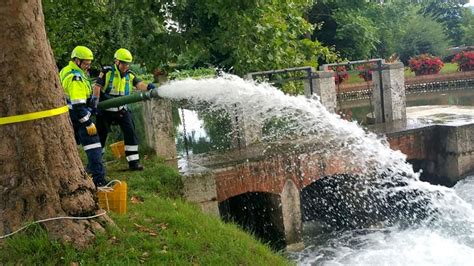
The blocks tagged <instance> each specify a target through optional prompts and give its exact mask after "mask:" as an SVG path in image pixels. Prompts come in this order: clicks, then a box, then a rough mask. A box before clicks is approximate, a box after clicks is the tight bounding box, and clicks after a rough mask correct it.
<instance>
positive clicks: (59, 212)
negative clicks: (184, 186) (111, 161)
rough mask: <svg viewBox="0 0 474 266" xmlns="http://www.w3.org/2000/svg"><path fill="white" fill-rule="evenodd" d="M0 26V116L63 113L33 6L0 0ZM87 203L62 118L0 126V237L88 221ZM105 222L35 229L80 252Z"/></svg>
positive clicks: (92, 205)
mask: <svg viewBox="0 0 474 266" xmlns="http://www.w3.org/2000/svg"><path fill="white" fill-rule="evenodd" d="M0 25H2V30H0V62H1V67H0V90H1V92H0V117H7V116H13V115H19V114H27V113H32V112H37V111H44V110H49V109H54V108H58V107H62V106H64V105H65V99H64V93H63V89H62V88H61V85H60V82H59V78H58V69H57V68H56V65H55V63H54V57H53V54H52V51H51V47H50V46H49V43H48V40H47V37H46V32H45V26H44V16H43V12H42V6H41V0H22V1H17V0H1V1H0ZM95 197H96V194H95V187H94V184H93V182H92V180H91V179H90V178H89V177H88V176H87V173H86V172H85V170H84V167H83V165H82V162H81V160H80V158H79V154H78V151H77V149H76V145H75V140H74V133H73V129H72V125H71V122H70V119H69V115H68V113H63V114H61V115H57V116H52V117H48V118H42V119H37V120H31V121H25V122H19V123H14V124H6V125H0V235H4V234H8V233H10V232H12V231H15V230H16V229H18V228H20V227H21V226H23V225H25V224H27V223H28V222H32V221H36V220H40V219H45V218H51V217H58V216H90V215H94V214H96V213H98V205H97V202H96V200H95ZM105 221H108V218H107V217H104V216H103V217H102V218H100V219H89V220H55V221H49V222H45V223H43V225H44V227H45V228H46V230H47V231H48V234H49V235H50V236H51V237H52V238H54V239H59V240H63V241H65V242H70V243H72V244H73V245H75V246H76V247H79V248H83V247H86V246H87V245H88V244H89V243H90V241H91V240H92V239H93V238H94V231H95V230H101V229H102V225H103V223H104V222H105Z"/></svg>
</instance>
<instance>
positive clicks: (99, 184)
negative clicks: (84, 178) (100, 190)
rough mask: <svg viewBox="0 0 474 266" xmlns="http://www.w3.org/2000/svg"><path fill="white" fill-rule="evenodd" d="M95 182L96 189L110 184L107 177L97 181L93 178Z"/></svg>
mask: <svg viewBox="0 0 474 266" xmlns="http://www.w3.org/2000/svg"><path fill="white" fill-rule="evenodd" d="M93 181H94V184H95V186H96V187H103V186H105V185H107V184H108V183H109V181H108V180H107V179H105V177H102V178H95V179H94V178H93Z"/></svg>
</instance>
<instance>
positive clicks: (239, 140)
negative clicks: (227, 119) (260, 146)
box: [230, 106, 262, 148]
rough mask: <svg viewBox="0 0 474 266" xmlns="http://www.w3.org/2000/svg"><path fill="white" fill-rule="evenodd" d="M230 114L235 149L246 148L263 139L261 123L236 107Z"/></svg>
mask: <svg viewBox="0 0 474 266" xmlns="http://www.w3.org/2000/svg"><path fill="white" fill-rule="evenodd" d="M230 113H231V121H232V146H233V147H234V148H244V147H247V146H250V145H251V144H252V143H255V142H258V141H260V140H261V139H262V123H261V122H259V121H255V120H251V119H249V118H248V116H246V115H244V114H243V112H242V110H241V109H240V108H239V107H238V106H235V108H234V110H232V111H231V112H230Z"/></svg>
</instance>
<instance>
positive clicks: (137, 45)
mask: <svg viewBox="0 0 474 266" xmlns="http://www.w3.org/2000/svg"><path fill="white" fill-rule="evenodd" d="M309 4H310V1H307V0H285V1H277V0H272V1H249V0H244V1H237V2H236V1H226V0H220V1H205V0H192V1H191V0H173V1H171V0H155V1H152V0H150V1H133V2H130V1H113V0H98V1H88V2H84V3H81V4H70V3H68V4H65V3H59V1H54V0H44V1H43V5H44V12H45V16H46V26H47V31H48V36H49V38H50V41H51V45H52V47H53V50H54V53H55V56H56V59H57V62H58V64H59V65H64V64H65V63H66V62H67V61H68V60H69V53H70V51H71V50H72V49H73V47H74V46H75V45H78V44H82V45H87V46H89V47H90V48H91V49H92V50H93V51H94V52H95V54H96V62H98V63H99V64H110V63H111V61H112V55H113V52H114V50H115V49H117V48H119V47H126V48H128V49H129V50H131V51H132V53H133V54H134V56H135V59H136V60H135V61H136V62H140V63H142V64H145V65H146V66H147V67H148V69H149V70H151V69H153V68H155V67H166V66H168V67H169V66H176V65H177V66H178V67H181V68H194V67H208V66H216V67H221V68H224V69H226V70H228V71H233V72H235V73H237V74H245V73H247V72H249V71H256V70H265V69H274V68H284V67H293V66H301V65H308V64H311V65H315V64H316V62H317V60H318V59H320V58H323V59H324V60H326V61H333V60H334V59H335V54H334V53H333V52H332V51H331V50H330V49H329V48H327V47H325V46H323V45H322V44H321V43H320V42H318V41H317V40H310V39H307V38H305V34H306V33H309V32H310V31H311V30H312V26H311V25H310V24H309V23H308V22H307V21H306V20H305V19H304V18H303V13H304V11H305V9H306V8H308V6H309Z"/></svg>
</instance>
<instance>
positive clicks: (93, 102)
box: [90, 95, 99, 109]
mask: <svg viewBox="0 0 474 266" xmlns="http://www.w3.org/2000/svg"><path fill="white" fill-rule="evenodd" d="M97 104H99V98H97V96H95V95H92V96H91V100H90V107H91V108H93V109H97Z"/></svg>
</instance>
